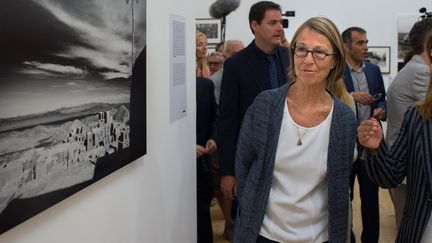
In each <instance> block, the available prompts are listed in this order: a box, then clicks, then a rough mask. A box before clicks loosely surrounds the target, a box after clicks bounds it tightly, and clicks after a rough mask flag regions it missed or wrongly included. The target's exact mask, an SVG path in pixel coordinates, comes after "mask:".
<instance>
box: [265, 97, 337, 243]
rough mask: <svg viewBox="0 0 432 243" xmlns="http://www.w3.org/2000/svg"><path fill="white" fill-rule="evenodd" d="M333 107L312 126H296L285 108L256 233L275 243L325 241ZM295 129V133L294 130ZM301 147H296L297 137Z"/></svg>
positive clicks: (326, 237) (326, 234)
mask: <svg viewBox="0 0 432 243" xmlns="http://www.w3.org/2000/svg"><path fill="white" fill-rule="evenodd" d="M332 114H333V104H332V108H331V111H330V113H329V115H328V116H327V118H326V119H325V120H324V121H323V122H321V123H320V124H319V125H317V126H315V127H310V128H306V127H302V126H299V125H297V124H296V123H295V122H294V120H293V119H292V118H291V116H290V114H289V112H288V106H287V103H286V102H285V109H284V114H283V118H282V125H281V129H280V135H279V142H278V146H277V150H276V158H275V168H274V171H273V179H272V187H271V190H270V195H269V199H268V203H267V210H266V214H265V216H264V221H263V225H262V227H261V230H260V234H261V235H262V236H264V237H265V238H267V239H270V240H274V241H278V242H324V241H327V240H328V220H329V219H328V217H329V216H328V193H327V192H328V188H327V184H328V181H327V177H326V175H327V153H328V146H329V137H330V125H331V120H332ZM297 127H298V130H297ZM302 134H304V136H303V137H302V145H297V139H298V136H299V135H300V137H301V136H302Z"/></svg>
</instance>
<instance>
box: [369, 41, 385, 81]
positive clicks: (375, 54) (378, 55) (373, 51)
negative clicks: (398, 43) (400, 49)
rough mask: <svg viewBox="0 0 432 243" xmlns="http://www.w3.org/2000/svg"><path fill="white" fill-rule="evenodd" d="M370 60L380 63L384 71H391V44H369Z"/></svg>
mask: <svg viewBox="0 0 432 243" xmlns="http://www.w3.org/2000/svg"><path fill="white" fill-rule="evenodd" d="M368 60H369V61H370V62H371V63H374V64H376V65H378V66H379V67H380V69H381V72H382V73H384V74H387V73H390V46H369V49H368Z"/></svg>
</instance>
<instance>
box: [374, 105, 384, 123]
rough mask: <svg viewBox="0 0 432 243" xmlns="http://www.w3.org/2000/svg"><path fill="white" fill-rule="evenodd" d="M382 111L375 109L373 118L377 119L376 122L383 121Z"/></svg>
mask: <svg viewBox="0 0 432 243" xmlns="http://www.w3.org/2000/svg"><path fill="white" fill-rule="evenodd" d="M384 113H385V111H384V109H382V108H376V109H375V110H374V111H373V118H375V119H377V120H383V119H384Z"/></svg>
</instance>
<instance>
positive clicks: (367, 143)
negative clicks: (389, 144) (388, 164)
mask: <svg viewBox="0 0 432 243" xmlns="http://www.w3.org/2000/svg"><path fill="white" fill-rule="evenodd" d="M357 136H358V139H359V142H360V144H361V145H363V147H365V148H368V149H377V148H378V147H379V145H380V143H381V140H382V138H383V132H382V129H381V126H380V125H379V123H378V121H377V120H376V119H375V118H371V119H370V120H365V121H362V122H361V124H360V126H359V127H358V128H357Z"/></svg>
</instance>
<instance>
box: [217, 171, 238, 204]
mask: <svg viewBox="0 0 432 243" xmlns="http://www.w3.org/2000/svg"><path fill="white" fill-rule="evenodd" d="M220 187H221V188H220V189H221V192H222V194H223V195H224V197H225V198H227V199H231V200H234V197H235V196H237V184H236V180H235V177H234V176H229V175H228V176H222V178H221V184H220Z"/></svg>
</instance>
